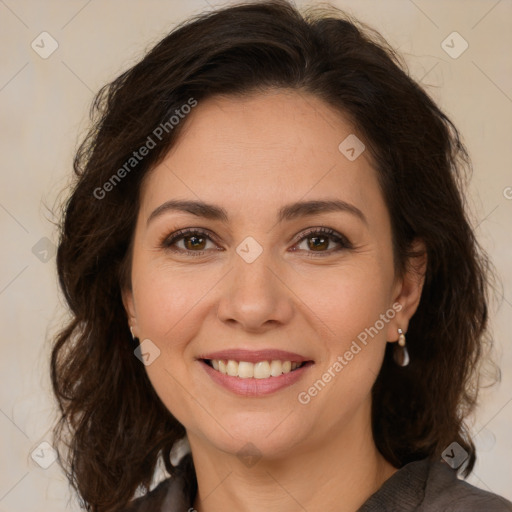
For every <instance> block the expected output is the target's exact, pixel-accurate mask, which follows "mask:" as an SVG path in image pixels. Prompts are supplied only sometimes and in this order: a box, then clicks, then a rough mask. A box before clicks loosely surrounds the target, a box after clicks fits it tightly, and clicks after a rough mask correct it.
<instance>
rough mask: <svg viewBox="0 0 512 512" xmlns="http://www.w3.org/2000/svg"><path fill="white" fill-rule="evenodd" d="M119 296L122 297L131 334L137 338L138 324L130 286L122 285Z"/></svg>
mask: <svg viewBox="0 0 512 512" xmlns="http://www.w3.org/2000/svg"><path fill="white" fill-rule="evenodd" d="M121 297H122V299H123V306H124V309H125V311H126V316H127V317H128V324H129V326H130V327H131V330H132V334H133V336H135V337H137V338H138V334H137V333H138V325H137V314H136V311H135V301H134V300H133V291H132V289H131V287H128V286H126V287H124V288H123V289H122V290H121Z"/></svg>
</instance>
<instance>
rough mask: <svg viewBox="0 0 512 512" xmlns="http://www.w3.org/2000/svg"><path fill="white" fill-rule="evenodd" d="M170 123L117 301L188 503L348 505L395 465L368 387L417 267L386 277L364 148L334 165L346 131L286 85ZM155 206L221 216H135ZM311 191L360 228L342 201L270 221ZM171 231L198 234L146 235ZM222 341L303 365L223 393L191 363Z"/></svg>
mask: <svg viewBox="0 0 512 512" xmlns="http://www.w3.org/2000/svg"><path fill="white" fill-rule="evenodd" d="M185 128H186V129H185V131H184V132H183V133H182V136H181V137H180V139H179V141H178V143H177V144H176V145H175V146H174V147H173V148H172V150H171V151H170V152H169V153H168V155H167V156H166V158H165V159H164V160H163V161H162V162H161V163H160V164H159V165H158V166H157V167H155V168H154V169H153V170H152V171H151V173H150V174H149V175H148V176H147V177H146V180H145V182H144V184H143V187H142V189H141V206H140V211H139V213H138V220H137V225H136V231H135V238H134V245H133V261H132V273H131V289H126V290H124V292H123V300H124V304H125V308H126V310H127V313H128V316H129V321H130V325H131V326H132V328H133V332H134V334H135V335H136V336H137V337H139V338H140V339H141V340H144V339H150V340H151V341H152V342H153V343H154V344H155V345H156V346H158V348H159V350H160V351H161V353H160V356H159V357H158V358H156V359H155V360H154V362H152V364H150V365H149V366H146V370H147V373H148V376H149V378H150V380H151V382H152V384H153V386H154V388H155V390H156V392H157V393H158V395H159V396H160V398H161V399H162V401H163V403H164V404H165V405H166V406H167V407H168V409H169V410H170V411H171V412H172V414H173V415H174V416H175V417H176V418H177V419H178V420H179V421H180V422H181V423H182V424H183V425H184V426H185V428H186V430H187V434H188V439H189V443H190V446H191V450H192V454H193V458H194V463H195V466H196V472H197V477H198V486H199V493H198V497H197V499H196V501H195V503H194V507H195V509H196V510H198V511H199V512H213V511H221V510H222V511H225V510H240V511H259V510H262V509H264V510H269V511H273V510H276V511H280V512H283V511H284V512H287V511H296V510H309V511H313V510H340V511H347V512H348V511H355V510H356V509H357V508H358V507H359V506H360V505H361V504H362V503H364V501H366V499H367V498H368V497H369V496H370V495H371V494H372V493H373V492H375V491H376V490H377V489H378V488H379V487H380V486H381V485H382V483H383V482H384V481H385V480H387V479H388V478H389V477H390V476H391V475H392V474H393V473H394V472H395V471H396V470H397V468H394V467H393V466H392V465H391V464H389V463H388V462H387V461H386V460H385V459H384V458H383V457H382V455H381V454H380V453H379V452H378V450H377V448H376V446H375V443H374V440H373V436H372V431H371V422H370V419H371V389H372V385H373V383H374V382H375V379H376V377H377V374H378V372H379V368H380V366H381V364H382V360H383V356H384V350H385V346H386V343H387V342H395V341H396V340H397V339H398V332H397V329H398V328H401V329H402V330H403V331H404V332H405V333H406V332H407V326H408V322H409V320H410V318H411V316H412V315H413V314H414V312H415V310H416V308H417V306H418V303H419V300H420V295H421V288H422V285H423V277H422V276H421V271H422V270H424V268H425V260H424V258H423V259H420V260H417V261H411V264H412V265H411V269H415V271H413V270H411V271H409V272H408V273H406V274H405V275H403V276H398V275H397V274H396V273H395V269H394V267H393V253H392V238H391V227H390V219H389V213H388V211H387V208H386V206H385V203H384V198H383V196H382V193H381V191H380V188H379V186H378V182H377V174H376V171H375V170H374V168H373V166H372V160H371V158H370V155H369V152H368V151H364V152H363V153H362V154H361V156H359V157H358V158H357V159H356V160H354V161H349V160H348V159H347V158H346V157H345V156H344V155H343V154H342V153H341V152H340V151H339V150H338V145H339V144H340V142H341V141H343V140H344V139H345V138H346V137H347V136H348V135H349V134H356V135H357V134H358V132H357V130H356V129H355V128H354V127H353V126H351V125H350V124H349V123H348V122H347V121H346V120H345V119H344V118H342V117H341V116H340V114H339V113H337V112H335V111H334V110H333V109H332V108H331V107H329V106H328V105H327V104H325V103H323V102H322V100H320V99H318V98H316V97H314V96H312V95H309V94H307V93H305V92H295V91H289V90H273V91H268V92H266V93H258V94H255V95H251V96H248V97H244V98H235V97H215V98H210V99H207V100H205V101H202V102H200V103H199V105H198V106H197V107H196V108H195V109H194V110H193V111H192V113H190V114H189V115H188V117H187V119H186V126H185ZM358 137H359V138H360V139H361V140H363V139H362V137H361V136H360V135H358ZM170 199H189V200H201V201H204V202H207V203H214V204H217V205H219V206H222V207H223V208H225V209H226V211H227V213H228V216H229V221H228V223H226V224H224V223H222V222H221V221H219V220H211V219H206V218H202V217H197V216H195V215H192V214H190V213H184V212H176V211H166V212H165V213H162V214H161V215H159V216H157V217H155V218H153V219H152V220H151V221H150V222H149V223H148V219H149V217H150V215H151V213H152V212H153V211H154V210H155V209H156V208H157V207H159V206H160V205H161V204H163V203H165V202H166V201H168V200H170ZM312 199H341V200H343V201H346V202H347V203H350V204H351V205H353V206H355V207H357V208H358V209H359V210H360V211H361V212H362V213H363V214H364V216H365V218H366V223H365V222H363V221H362V220H361V219H360V218H358V217H357V216H356V215H354V214H352V213H349V212H327V213H325V212H324V213H319V214H315V215H312V216H308V217H303V218H297V219H294V220H291V221H284V222H282V223H277V212H278V210H279V208H281V207H282V206H283V205H285V204H288V203H292V202H295V201H299V200H302V201H305V200H312ZM322 226H325V227H329V228H331V229H333V230H334V231H335V232H336V233H339V234H342V235H343V236H345V237H347V238H348V239H349V240H350V241H351V243H352V245H353V248H343V247H342V248H341V250H338V251H335V249H338V248H340V246H339V244H338V243H337V242H336V241H335V240H334V239H332V238H328V240H329V242H328V245H327V242H326V244H325V245H321V247H320V248H315V245H314V243H312V240H311V237H312V236H313V237H314V236H315V235H314V234H313V235H312V234H309V235H308V236H309V238H303V239H302V241H300V238H302V236H301V233H304V232H305V231H306V230H307V229H308V228H318V227H322ZM183 228H202V229H204V230H207V231H209V232H210V233H212V235H213V236H214V237H215V238H213V237H210V239H208V238H206V239H204V240H200V241H199V242H200V243H199V244H198V245H194V243H191V240H190V239H186V238H185V239H183V238H182V239H181V240H178V241H176V243H175V244H174V248H175V249H176V250H180V249H181V250H182V251H183V253H181V254H180V253H177V252H172V251H171V250H169V248H163V247H162V246H161V244H160V241H161V239H163V238H165V237H168V236H169V235H170V234H171V233H173V232H175V231H176V230H178V229H183ZM188 236H191V235H190V234H189V235H188ZM199 236H200V237H201V235H199ZM248 236H251V237H253V238H254V239H255V240H256V241H257V242H258V243H259V244H260V246H261V247H262V248H263V252H262V253H261V254H260V255H259V257H258V258H257V259H256V260H255V261H253V262H252V263H247V262H246V261H245V260H244V259H243V258H241V257H240V256H239V254H238V253H237V252H236V248H237V247H238V245H239V244H240V243H241V242H242V241H243V240H244V239H245V238H246V237H248ZM295 236H298V237H297V238H295ZM317 236H318V235H317ZM319 236H322V234H320V235H319ZM417 244H419V246H421V243H420V242H417ZM293 247H295V248H297V249H298V250H296V251H292V250H290V249H291V248H293ZM216 248H222V249H223V250H215V249H216ZM186 249H189V251H191V252H192V251H196V252H198V251H201V250H202V251H205V254H203V255H199V256H197V255H194V254H192V255H187V254H185V250H186ZM308 255H312V256H313V257H308ZM417 271H420V273H419V274H418V272H417ZM394 303H399V304H400V305H401V310H400V311H399V312H398V313H396V315H395V316H394V318H392V319H390V320H389V321H388V322H387V323H386V324H385V327H384V328H383V329H381V330H380V331H379V333H378V335H376V336H374V337H373V338H369V342H368V344H367V345H366V346H364V348H363V349H362V350H361V352H359V353H358V354H357V355H356V356H355V357H354V358H353V359H352V360H351V361H350V362H349V363H348V364H347V365H346V366H345V367H344V368H343V370H342V371H341V372H339V373H337V374H336V377H334V378H332V380H331V381H330V382H329V383H328V384H327V385H326V386H325V388H324V389H322V390H321V391H320V392H319V393H318V394H317V395H316V396H314V397H313V398H312V399H311V401H310V402H309V403H307V404H301V403H300V402H299V401H298V399H297V396H298V393H299V392H301V391H307V390H308V388H309V387H310V386H312V384H313V383H314V382H315V381H317V380H318V379H320V378H321V377H322V374H324V372H326V371H327V370H328V368H329V367H332V365H333V363H334V362H335V361H336V360H337V357H338V356H340V355H343V354H344V353H345V352H346V351H347V350H348V349H349V347H350V345H351V343H352V341H353V340H356V339H357V336H358V334H360V333H361V332H363V331H364V330H365V328H368V327H370V326H373V325H374V324H375V322H376V321H377V320H378V319H379V318H380V315H381V314H385V313H386V311H387V310H389V309H390V308H392V305H393V304H394ZM228 348H244V349H248V350H256V349H269V348H277V349H283V350H288V351H291V352H296V353H299V354H301V355H304V356H307V358H308V359H311V360H313V361H314V365H313V366H311V367H310V368H309V369H308V370H307V372H304V375H303V377H302V378H301V379H300V380H299V381H298V382H296V383H295V384H293V385H292V386H289V387H287V388H285V389H282V390H280V391H277V392H275V393H273V394H271V395H268V396H264V397H244V396H238V395H235V394H233V393H231V392H230V391H228V390H226V389H224V388H221V387H220V386H219V385H217V384H216V383H214V382H213V381H212V379H211V378H210V377H209V375H207V374H206V372H205V371H204V369H203V368H202V366H201V363H199V362H198V361H197V359H196V358H197V357H198V356H199V355H200V354H205V353H208V352H213V351H217V350H223V349H228ZM249 442H250V443H252V445H253V446H254V447H255V449H256V450H257V453H258V456H259V457H260V459H259V461H258V462H257V464H256V465H253V466H250V467H249V466H248V465H246V464H244V462H243V461H242V460H241V459H240V458H239V457H237V452H238V451H239V450H240V449H242V447H244V446H245V445H246V443H249ZM304 468H307V471H306V470H305V469H304Z"/></svg>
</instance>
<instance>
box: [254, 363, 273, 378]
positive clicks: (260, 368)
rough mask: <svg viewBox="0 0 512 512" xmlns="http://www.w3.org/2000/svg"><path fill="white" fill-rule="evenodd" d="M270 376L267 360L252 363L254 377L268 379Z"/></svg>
mask: <svg viewBox="0 0 512 512" xmlns="http://www.w3.org/2000/svg"><path fill="white" fill-rule="evenodd" d="M269 377H270V365H269V364H268V361H259V362H258V363H256V364H255V365H254V378H255V379H268V378H269Z"/></svg>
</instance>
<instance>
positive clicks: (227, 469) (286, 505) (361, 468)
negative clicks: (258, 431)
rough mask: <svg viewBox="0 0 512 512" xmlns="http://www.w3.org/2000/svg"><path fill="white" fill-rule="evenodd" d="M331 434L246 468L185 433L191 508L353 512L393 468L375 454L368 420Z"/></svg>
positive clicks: (200, 510)
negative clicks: (192, 477) (193, 478)
mask: <svg viewBox="0 0 512 512" xmlns="http://www.w3.org/2000/svg"><path fill="white" fill-rule="evenodd" d="M363 409H365V408H363ZM364 412H365V413H369V410H366V409H365V411H364ZM363 417H366V418H368V414H363V415H362V416H361V419H362V418H363ZM332 430H333V431H332V432H329V435H324V436H322V439H321V440H320V441H319V442H317V443H315V444H314V445H311V446H309V448H308V449H303V448H302V447H301V448H299V447H298V445H297V446H296V447H295V448H293V449H291V450H290V453H289V454H288V455H287V456H286V457H282V458H271V457H266V456H265V455H263V456H262V458H261V459H260V460H259V461H258V462H257V463H256V464H255V465H251V467H247V466H246V465H244V464H243V463H242V461H240V460H239V458H238V457H237V456H236V454H226V453H225V452H222V451H219V450H215V451H214V450H212V448H211V446H210V447H208V446H206V445H204V444H203V442H202V441H201V440H200V439H198V438H197V437H195V436H193V435H190V433H189V442H190V445H191V448H192V454H193V458H194V465H195V468H196V475H197V481H198V493H197V497H196V500H195V502H194V508H195V510H196V511H197V512H221V511H222V512H225V510H239V511H241V512H256V511H258V512H259V511H260V510H262V509H263V510H267V511H269V512H272V511H279V512H292V511H293V512H296V511H297V510H337V511H339V512H355V511H356V510H357V509H358V508H359V507H360V506H361V505H362V504H363V503H364V502H365V501H366V500H367V499H368V498H369V497H370V496H371V495H372V494H373V493H374V492H375V491H377V490H378V489H379V488H380V487H381V485H382V484H383V483H384V482H385V481H386V480H387V479H388V478H389V477H390V476H391V475H392V474H393V473H395V472H396V471H397V469H396V468H394V467H393V466H392V465H391V464H390V463H388V462H387V461H386V460H385V459H384V458H383V457H382V455H381V454H380V453H379V451H378V450H377V448H376V446H375V443H374V440H373V436H372V433H371V426H370V423H369V422H368V421H367V422H366V428H361V421H352V422H351V425H347V426H346V427H345V428H340V426H339V425H337V426H336V428H333V429H332Z"/></svg>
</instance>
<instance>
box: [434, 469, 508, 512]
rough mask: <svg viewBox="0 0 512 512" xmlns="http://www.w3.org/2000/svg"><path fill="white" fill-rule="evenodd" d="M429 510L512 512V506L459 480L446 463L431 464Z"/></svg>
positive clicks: (490, 493)
mask: <svg viewBox="0 0 512 512" xmlns="http://www.w3.org/2000/svg"><path fill="white" fill-rule="evenodd" d="M424 503H425V505H428V506H427V507H425V510H429V508H431V509H432V510H443V511H446V512H473V511H474V512H480V511H486V512H512V503H511V502H510V501H508V500H506V499H505V498H503V497H501V496H498V495H497V494H494V493H492V492H489V491H485V490H483V489H480V488H478V487H475V486H474V485H471V484H469V483H468V482H466V481H464V480H461V479H459V478H458V477H457V473H456V472H455V470H453V469H451V468H450V467H449V466H448V465H447V464H445V463H444V462H439V461H438V462H430V463H429V472H428V479H427V481H426V485H425V499H424Z"/></svg>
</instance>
